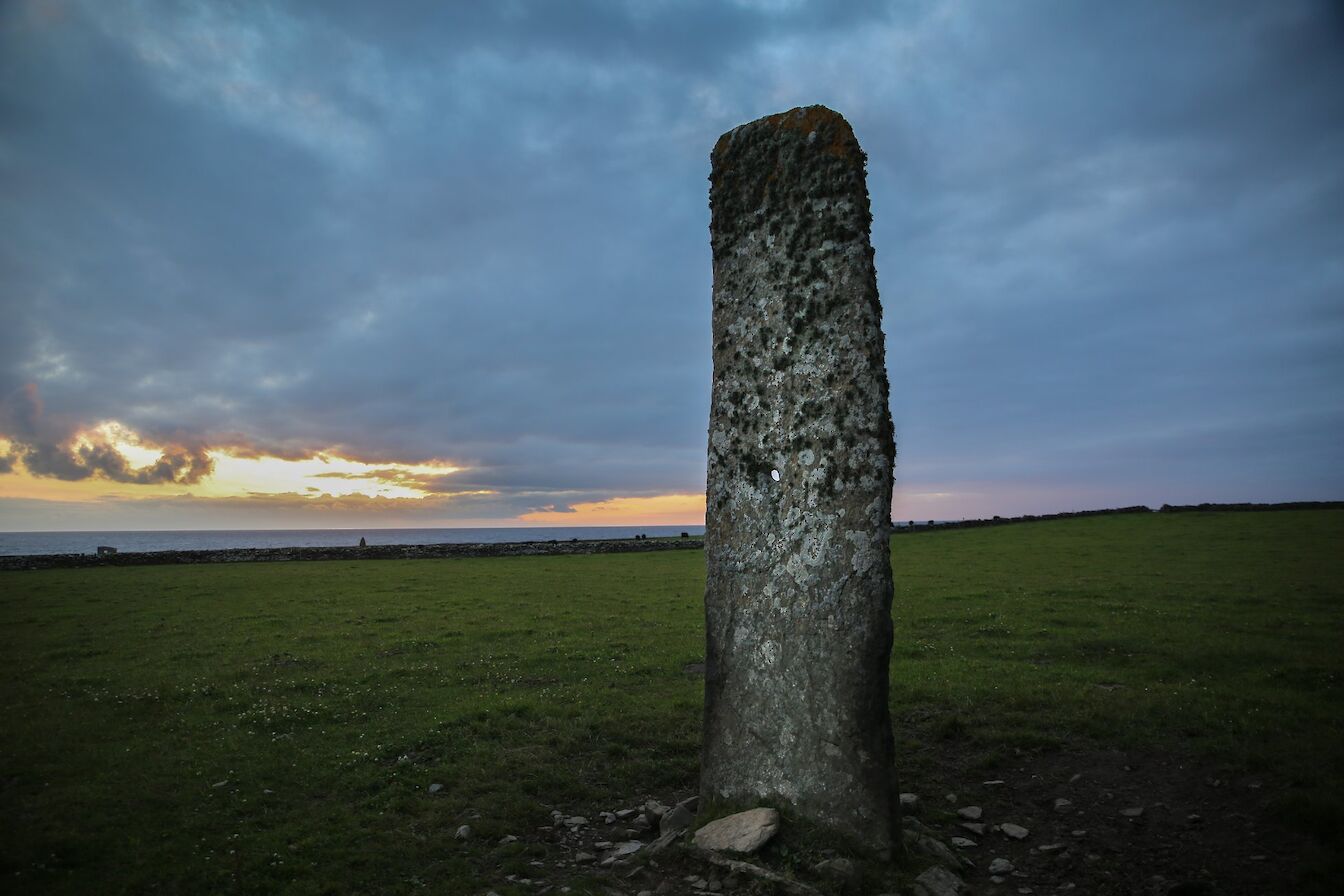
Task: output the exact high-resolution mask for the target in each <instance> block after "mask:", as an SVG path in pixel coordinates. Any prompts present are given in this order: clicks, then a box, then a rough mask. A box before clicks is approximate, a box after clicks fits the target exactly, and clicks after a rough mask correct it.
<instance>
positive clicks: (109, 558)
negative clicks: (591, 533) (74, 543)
mask: <svg viewBox="0 0 1344 896" xmlns="http://www.w3.org/2000/svg"><path fill="white" fill-rule="evenodd" d="M702 547H704V541H703V540H702V539H699V538H668V539H656V540H651V539H647V538H641V539H638V540H636V539H633V538H623V539H610V540H603V541H518V542H508V543H505V544H389V545H369V546H368V547H363V548H359V547H321V548H229V549H225V550H217V551H142V552H138V553H137V552H127V553H117V554H104V555H102V556H98V555H95V554H20V555H13V556H7V557H6V556H0V571H3V570H21V569H76V568H85V567H90V566H163V565H167V564H176V563H258V562H260V563H273V562H279V561H286V560H433V559H442V558H446V557H536V556H564V555H569V554H627V553H647V552H652V551H687V550H699V549H700V548H702Z"/></svg>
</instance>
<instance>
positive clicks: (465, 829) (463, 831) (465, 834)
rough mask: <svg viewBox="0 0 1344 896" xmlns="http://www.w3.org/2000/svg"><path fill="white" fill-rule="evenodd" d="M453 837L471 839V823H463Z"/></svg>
mask: <svg viewBox="0 0 1344 896" xmlns="http://www.w3.org/2000/svg"><path fill="white" fill-rule="evenodd" d="M453 837H454V838H455V839H457V840H468V839H470V838H471V825H469V824H464V825H462V826H461V827H460V828H458V829H457V833H455V834H453Z"/></svg>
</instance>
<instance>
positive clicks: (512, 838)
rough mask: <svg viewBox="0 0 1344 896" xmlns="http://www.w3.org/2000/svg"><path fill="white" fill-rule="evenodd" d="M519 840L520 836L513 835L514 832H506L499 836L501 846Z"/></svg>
mask: <svg viewBox="0 0 1344 896" xmlns="http://www.w3.org/2000/svg"><path fill="white" fill-rule="evenodd" d="M517 842H518V838H517V837H515V836H513V835H512V834H505V835H504V836H503V837H500V838H499V845H500V846H508V845H509V844H510V843H517Z"/></svg>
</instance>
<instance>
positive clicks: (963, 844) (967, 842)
mask: <svg viewBox="0 0 1344 896" xmlns="http://www.w3.org/2000/svg"><path fill="white" fill-rule="evenodd" d="M952 845H953V846H955V847H957V848H958V849H970V848H971V847H972V846H975V845H976V843H975V841H974V840H972V839H971V838H969V837H953V838H952Z"/></svg>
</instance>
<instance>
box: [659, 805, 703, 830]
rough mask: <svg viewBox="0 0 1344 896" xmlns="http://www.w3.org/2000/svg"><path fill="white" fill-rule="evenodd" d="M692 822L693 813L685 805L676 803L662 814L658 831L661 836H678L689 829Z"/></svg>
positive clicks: (693, 819)
mask: <svg viewBox="0 0 1344 896" xmlns="http://www.w3.org/2000/svg"><path fill="white" fill-rule="evenodd" d="M693 821H695V812H693V811H692V810H691V809H690V808H688V807H687V805H686V803H677V804H676V805H675V806H673V807H672V808H671V809H668V810H667V811H666V812H664V813H663V817H662V819H661V820H659V822H658V831H659V833H662V834H670V833H678V834H679V833H681V832H682V831H684V830H686V829H687V828H688V827H690V826H691V822H693Z"/></svg>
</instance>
